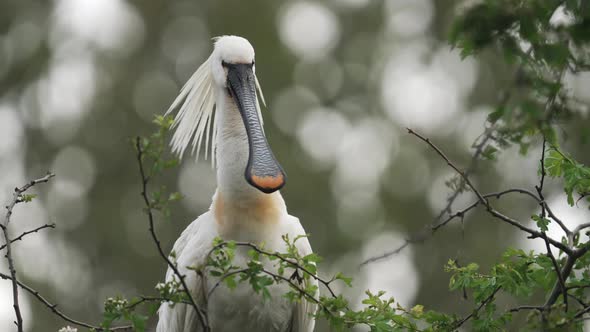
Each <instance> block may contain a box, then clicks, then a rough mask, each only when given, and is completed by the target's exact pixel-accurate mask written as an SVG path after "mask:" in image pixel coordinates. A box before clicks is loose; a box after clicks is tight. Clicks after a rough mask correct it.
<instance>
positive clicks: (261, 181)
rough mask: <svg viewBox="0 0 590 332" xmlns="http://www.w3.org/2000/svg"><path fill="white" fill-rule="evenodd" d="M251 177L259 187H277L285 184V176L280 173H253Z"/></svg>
mask: <svg viewBox="0 0 590 332" xmlns="http://www.w3.org/2000/svg"><path fill="white" fill-rule="evenodd" d="M251 179H252V182H254V183H255V184H256V185H257V186H258V187H260V188H265V189H276V188H280V187H281V186H282V185H283V184H285V178H284V177H283V174H280V173H279V174H278V175H277V176H257V175H252V177H251Z"/></svg>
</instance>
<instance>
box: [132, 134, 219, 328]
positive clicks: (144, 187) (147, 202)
mask: <svg viewBox="0 0 590 332" xmlns="http://www.w3.org/2000/svg"><path fill="white" fill-rule="evenodd" d="M135 147H136V148H137V163H138V166H139V172H140V175H141V185H142V191H141V196H142V197H143V200H144V203H145V206H146V211H147V215H148V220H149V231H150V234H151V236H152V239H153V240H154V243H155V244H156V248H157V249H158V253H159V254H160V257H161V258H162V259H163V260H164V261H165V262H166V264H167V265H168V267H169V268H170V269H172V271H173V272H174V275H175V276H176V277H177V278H178V279H179V281H180V283H181V285H182V288H183V291H184V292H185V293H186V295H187V298H188V300H189V303H190V305H191V306H192V307H193V309H194V310H195V311H196V313H197V317H198V318H199V322H200V324H201V327H202V328H203V330H204V331H209V330H210V326H209V322H208V320H207V316H206V314H205V312H204V311H203V310H202V309H201V308H200V307H199V305H198V304H197V303H196V302H195V300H194V298H193V296H192V294H191V292H190V289H189V288H188V285H187V284H186V281H185V275H183V274H182V273H180V271H179V270H178V267H177V266H176V264H174V263H173V262H172V261H171V260H170V258H168V255H166V253H164V250H163V249H162V244H161V242H160V239H159V238H158V236H157V234H156V230H155V228H154V215H153V212H152V204H151V203H150V200H149V197H148V182H149V178H148V177H147V176H146V173H145V170H144V165H143V156H144V154H143V148H142V145H141V139H140V137H137V138H136V140H135Z"/></svg>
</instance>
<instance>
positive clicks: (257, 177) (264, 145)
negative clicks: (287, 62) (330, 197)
mask: <svg viewBox="0 0 590 332" xmlns="http://www.w3.org/2000/svg"><path fill="white" fill-rule="evenodd" d="M224 65H225V66H226V67H227V68H228V71H227V87H228V89H229V92H230V94H231V95H232V97H233V98H234V100H235V102H236V104H237V105H238V109H239V110H240V113H241V115H242V120H243V121H244V126H245V127H246V133H247V134H248V144H249V146H250V155H249V157H248V165H247V166H246V171H245V177H246V181H248V183H249V184H251V185H252V186H254V187H255V188H257V189H258V190H260V191H262V192H264V193H267V194H270V193H272V192H275V191H277V190H279V189H281V188H282V187H283V186H284V185H285V181H286V179H287V176H286V174H285V172H284V171H283V168H282V167H281V165H279V163H278V162H277V160H276V159H275V156H274V155H273V153H272V151H271V149H270V147H269V145H268V142H267V140H266V137H265V136H264V132H263V131H262V126H261V125H260V119H259V118H258V111H257V110H256V83H255V81H256V80H255V77H254V72H253V70H252V64H224Z"/></svg>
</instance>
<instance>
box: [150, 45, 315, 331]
mask: <svg viewBox="0 0 590 332" xmlns="http://www.w3.org/2000/svg"><path fill="white" fill-rule="evenodd" d="M256 90H257V91H258V96H259V98H260V99H261V101H262V103H264V99H263V97H262V91H261V89H260V84H259V83H258V80H257V79H256V76H255V74H254V50H253V48H252V46H251V45H250V43H249V42H248V41H247V40H246V39H244V38H241V37H236V36H223V37H219V38H217V39H216V42H215V48H214V51H213V53H212V54H211V56H210V57H209V58H208V59H207V61H206V62H205V63H204V64H203V65H202V66H201V67H200V68H199V69H198V70H197V71H196V72H195V74H194V75H193V76H192V77H191V78H190V79H189V81H188V82H187V83H186V85H185V86H184V87H183V88H182V91H181V92H180V95H179V96H178V98H177V99H176V100H175V101H174V103H173V104H172V106H171V107H170V109H169V110H168V112H171V111H172V110H173V109H176V108H177V107H179V106H180V110H179V112H178V113H177V115H176V118H175V122H174V127H175V129H176V131H175V133H174V136H173V139H172V143H171V144H172V148H173V150H174V151H175V152H177V153H178V154H179V155H181V156H182V154H183V153H184V152H185V150H186V149H187V147H188V146H189V145H191V142H192V150H193V151H194V150H195V149H196V150H197V155H198V153H199V152H200V147H201V146H202V144H205V146H206V148H205V155H207V152H208V146H209V145H211V154H212V156H213V157H214V159H216V162H217V182H218V188H217V191H216V192H215V194H214V196H213V202H212V204H211V207H210V209H209V211H207V212H206V213H204V214H203V215H201V216H199V217H198V218H197V219H196V220H195V221H193V222H192V223H191V224H190V225H189V226H188V227H187V228H186V229H185V230H184V231H183V233H182V234H181V236H180V238H179V239H178V240H177V241H176V243H175V244H174V248H173V251H174V252H175V253H176V258H177V263H178V268H179V270H180V271H181V273H182V274H184V275H186V279H185V280H186V282H187V285H188V287H189V288H190V291H191V294H192V296H193V298H194V299H195V300H196V301H197V303H198V304H199V305H200V306H201V307H203V308H205V309H206V311H207V315H208V319H209V323H210V327H211V330H212V331H213V332H221V331H276V332H309V331H313V328H314V324H315V322H314V320H313V318H312V314H313V313H314V312H315V310H316V306H315V305H313V304H310V303H309V302H307V301H301V302H299V303H291V302H289V301H288V300H287V299H285V298H284V297H283V295H284V294H285V293H286V292H287V291H288V290H289V289H288V286H286V285H274V286H271V287H270V288H269V290H270V293H271V298H270V300H266V301H265V300H263V298H262V296H261V295H259V294H256V293H254V291H253V290H252V288H251V286H250V285H249V284H247V283H240V284H239V285H238V287H237V288H236V289H234V290H229V289H228V288H226V287H225V286H220V287H218V288H216V289H215V291H214V292H213V293H212V295H211V297H210V298H207V299H206V293H208V290H210V289H211V288H212V287H213V285H214V284H215V283H216V281H217V280H216V279H212V278H211V277H206V280H201V278H200V277H199V276H198V275H197V274H196V273H195V272H194V271H191V270H189V269H187V267H189V266H199V265H202V264H203V263H204V259H205V256H206V255H207V253H208V252H209V250H210V248H211V245H212V242H213V239H214V238H215V237H217V236H219V237H221V238H222V239H224V240H235V241H242V242H251V243H254V244H261V243H264V246H265V248H266V249H267V250H270V251H279V252H281V251H282V252H284V251H285V250H286V248H285V244H284V242H283V240H282V238H281V236H282V235H284V234H288V235H289V237H290V238H291V239H294V238H295V237H296V236H298V235H304V234H305V231H304V230H303V227H302V226H301V224H300V222H299V220H298V219H297V218H295V217H293V216H290V215H289V214H288V213H287V209H286V206H285V202H284V200H283V198H282V197H281V194H280V193H279V191H278V189H280V188H281V187H282V185H283V184H284V181H285V174H284V172H283V171H282V168H281V167H280V165H278V163H277V162H276V160H275V159H274V156H273V155H272V152H271V151H270V149H269V148H268V145H267V144H266V145H265V143H266V139H265V138H264V133H263V132H262V128H261V122H262V118H261V114H260V106H259V103H258V99H257V97H256V95H255V94H256V93H255V91H256ZM252 95H254V96H252ZM253 104H254V106H253ZM214 108H215V114H213V113H214ZM253 114H255V115H253ZM258 122H260V124H259V123H258ZM209 135H212V138H213V139H212V142H211V143H209V141H208V139H209ZM203 140H204V141H203ZM265 146H266V147H265ZM251 153H252V154H253V155H251ZM269 155H270V157H271V158H269ZM214 162H215V161H214ZM296 245H297V248H298V250H299V251H300V253H301V254H302V255H307V254H310V253H311V252H312V250H311V246H310V244H309V242H308V240H307V238H302V239H299V240H298V241H297V242H296ZM246 252H247V249H245V248H240V247H238V249H237V250H236V258H235V264H236V265H241V264H243V263H244V262H245V261H246V260H247V259H248V258H247V255H246ZM264 264H265V268H267V269H269V270H273V269H274V267H273V265H272V264H270V263H269V262H265V263H264ZM173 277H174V273H173V271H172V270H170V269H168V272H167V274H166V280H167V281H170V280H172V278H173ZM311 282H313V283H314V284H316V285H317V281H315V280H312V281H311ZM157 331H158V332H180V331H184V332H197V331H202V329H201V324H200V323H199V318H198V316H197V314H196V312H195V311H194V309H193V308H192V307H191V306H188V305H186V304H175V305H173V306H171V305H169V304H167V303H164V304H162V306H161V307H160V310H159V321H158V326H157Z"/></svg>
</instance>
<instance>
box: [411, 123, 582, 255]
mask: <svg viewBox="0 0 590 332" xmlns="http://www.w3.org/2000/svg"><path fill="white" fill-rule="evenodd" d="M407 130H408V133H410V134H412V135H414V136H416V137H418V138H419V139H420V140H422V141H424V142H425V143H426V144H428V145H429V146H430V147H431V148H432V149H433V150H434V151H436V153H437V154H438V155H439V156H440V157H441V158H442V159H444V160H445V162H446V163H447V165H449V167H451V168H452V169H453V170H455V172H457V174H459V175H460V176H461V177H463V178H464V179H465V183H466V184H467V186H469V188H470V189H471V190H472V191H473V192H474V193H475V195H476V196H477V199H478V201H479V202H480V203H481V204H482V205H484V206H485V207H486V210H487V211H488V213H490V214H491V215H492V216H494V217H496V218H497V219H500V220H502V221H504V222H506V223H508V224H510V225H512V226H514V227H516V228H518V229H520V230H521V231H524V232H525V233H528V234H529V238H543V234H542V233H541V232H539V231H537V230H534V229H532V228H529V227H526V226H524V225H522V224H521V223H519V222H518V221H517V220H515V219H513V218H510V217H508V216H506V215H504V214H502V213H501V212H500V211H498V210H496V209H495V208H494V207H493V206H492V205H491V204H490V202H489V201H488V199H487V198H486V197H484V196H483V195H482V193H481V192H480V191H479V190H478V189H477V188H476V187H475V186H474V185H473V183H472V182H471V181H470V180H469V178H468V177H467V176H466V175H465V172H463V171H462V170H461V169H459V168H458V167H457V166H456V165H455V164H454V163H453V162H451V160H450V159H449V158H448V157H447V156H446V155H445V154H444V153H443V152H442V151H441V150H440V149H439V148H438V147H437V146H436V145H435V144H434V143H432V141H430V139H428V138H426V137H424V136H422V135H420V134H418V133H417V132H415V131H414V130H412V129H410V128H408V129H407ZM547 241H549V243H551V245H553V246H554V247H556V248H559V249H561V250H562V251H563V252H565V253H567V254H568V255H569V254H572V253H573V251H572V249H571V248H569V247H568V246H566V245H564V244H563V243H561V242H559V241H557V240H555V239H553V238H550V237H548V238H547Z"/></svg>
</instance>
